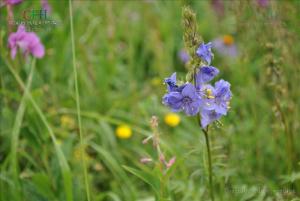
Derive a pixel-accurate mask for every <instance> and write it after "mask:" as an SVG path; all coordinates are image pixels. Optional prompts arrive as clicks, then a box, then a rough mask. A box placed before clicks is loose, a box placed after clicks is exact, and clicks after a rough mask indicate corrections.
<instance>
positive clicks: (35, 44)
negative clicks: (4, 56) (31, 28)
mask: <svg viewBox="0 0 300 201" xmlns="http://www.w3.org/2000/svg"><path fill="white" fill-rule="evenodd" d="M8 47H9V48H10V49H11V51H10V54H11V58H12V59H14V58H15V57H16V54H17V50H18V48H20V50H21V52H22V53H23V55H24V56H25V57H26V56H28V54H29V53H31V54H32V55H33V56H34V57H36V58H42V57H43V56H44V54H45V48H44V46H43V44H42V43H41V42H40V39H39V37H38V36H37V35H36V34H35V33H34V32H26V30H25V26H24V25H20V26H19V27H18V31H17V32H15V33H11V34H10V35H9V37H8Z"/></svg>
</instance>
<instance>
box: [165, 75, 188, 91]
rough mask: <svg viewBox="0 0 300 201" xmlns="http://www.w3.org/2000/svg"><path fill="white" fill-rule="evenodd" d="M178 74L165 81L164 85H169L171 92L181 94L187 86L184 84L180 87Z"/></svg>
mask: <svg viewBox="0 0 300 201" xmlns="http://www.w3.org/2000/svg"><path fill="white" fill-rule="evenodd" d="M176 82H177V81H176V73H173V74H172V75H171V76H170V77H167V78H166V79H165V80H164V83H166V84H167V89H168V91H169V92H172V91H173V92H174V91H177V92H181V91H182V89H183V88H184V87H185V85H186V84H183V85H181V86H178V85H177V84H176Z"/></svg>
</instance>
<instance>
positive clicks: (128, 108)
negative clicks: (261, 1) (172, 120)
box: [0, 0, 300, 201]
mask: <svg viewBox="0 0 300 201" xmlns="http://www.w3.org/2000/svg"><path fill="white" fill-rule="evenodd" d="M49 3H50V5H51V6H52V13H51V14H50V16H51V18H52V19H53V20H56V21H57V22H58V25H57V26H55V27H50V28H49V29H39V30H37V34H38V35H39V36H40V38H41V41H42V43H43V44H44V45H45V48H46V55H45V57H44V58H43V59H37V60H36V65H35V68H34V71H33V72H32V76H33V77H32V82H31V86H30V85H29V82H28V81H29V80H30V79H29V77H30V75H31V71H30V65H29V64H30V59H29V60H25V59H22V57H21V55H19V56H17V58H16V60H11V59H10V54H9V49H8V47H7V37H8V34H9V33H8V28H7V22H6V19H7V9H6V7H5V6H4V7H0V201H8V200H12V201H18V200H24V201H47V200H51V201H65V200H74V201H85V200H87V198H86V185H85V183H84V174H83V171H82V164H83V163H82V162H83V161H82V158H81V157H80V154H79V153H80V152H79V150H80V147H81V145H83V146H84V149H83V150H85V153H84V157H85V159H86V166H87V181H88V184H89V187H90V195H91V200H93V201H110V200H113V201H120V200H122V201H123V200H125V201H153V200H155V198H156V197H157V195H156V194H157V191H159V190H160V186H159V182H158V181H159V179H160V176H161V175H159V174H158V172H155V171H152V170H153V164H147V165H145V164H141V163H140V162H139V160H140V158H141V157H143V156H145V155H146V156H148V155H149V156H152V157H154V156H156V153H155V152H154V151H153V150H152V147H151V144H150V145H149V144H147V145H144V144H142V143H141V142H142V140H143V139H144V138H145V137H147V136H150V135H151V129H150V127H149V120H150V118H151V116H152V115H156V116H158V118H159V123H160V124H159V125H160V132H161V133H162V135H161V136H162V137H161V146H162V150H165V152H164V154H165V155H166V156H167V157H168V158H169V157H170V156H173V155H175V156H176V163H175V165H174V166H173V167H172V168H171V169H170V171H168V172H167V177H168V189H167V190H168V193H169V197H170V199H171V200H182V201H198V200H209V189H208V186H207V182H208V181H207V167H206V164H207V163H206V161H207V156H206V149H205V139H204V137H203V134H202V133H201V130H199V128H198V125H197V122H196V121H195V120H194V119H193V118H189V117H185V116H180V117H181V123H180V124H179V126H177V127H175V128H173V127H169V126H168V125H167V124H165V123H164V116H165V115H166V114H167V113H168V112H170V111H168V109H167V108H165V107H164V106H163V105H162V104H161V97H162V95H163V94H164V92H165V86H164V85H163V84H162V82H163V79H164V78H165V77H167V76H169V75H170V74H171V72H174V71H176V72H177V75H178V78H179V79H180V80H182V81H185V77H184V75H185V72H186V69H185V65H184V64H183V63H182V62H181V61H180V59H179V58H178V52H179V51H180V50H181V49H182V48H184V45H183V44H184V40H183V35H184V34H183V31H182V30H183V29H182V17H181V15H182V7H183V6H186V5H188V6H190V7H191V8H192V9H193V10H194V11H195V12H196V14H197V15H196V18H195V19H193V20H194V21H195V22H196V23H197V27H198V28H197V31H198V32H199V33H201V35H202V37H203V38H202V39H203V40H204V41H205V42H208V41H212V40H213V39H215V38H218V37H222V36H223V35H225V34H230V35H232V36H233V38H234V42H235V44H236V45H237V46H238V50H239V56H238V57H237V58H236V59H233V58H229V57H224V56H222V55H220V54H218V53H217V52H215V51H214V55H215V58H214V65H215V66H216V67H218V68H219V69H220V72H221V73H222V75H220V76H221V77H222V78H224V79H225V80H228V81H230V83H231V84H232V91H233V95H234V96H233V99H232V106H231V107H232V109H231V110H230V111H229V114H228V115H227V116H226V117H225V118H223V119H221V121H222V124H223V126H221V127H220V128H217V126H213V127H212V128H211V130H210V133H209V135H210V136H209V137H210V139H211V145H212V146H211V150H212V163H213V167H212V169H213V173H214V174H213V179H214V183H215V188H216V192H215V196H216V198H215V200H216V201H219V200H224V201H226V200H232V201H235V200H236V201H238V200H255V201H263V200H267V201H268V200H294V201H296V200H299V192H300V186H299V185H300V180H299V169H300V165H299V164H300V163H299V162H300V159H299V156H300V149H299V148H300V143H299V142H300V141H299V140H298V139H299V133H300V132H299V129H300V126H299V119H300V117H299V114H300V105H299V102H300V100H299V97H300V90H299V85H300V78H299V72H300V70H299V67H300V60H299V54H300V44H299V42H298V41H299V36H300V27H299V18H300V4H299V1H275V0H270V5H269V6H267V7H265V8H262V7H259V6H258V5H257V4H256V1H242V0H240V1H238V0H236V1H224V9H225V10H224V15H217V14H216V13H215V11H214V10H213V8H212V5H211V1H198V0H195V1H193V0H192V1H148V0H147V1H101V0H99V1H73V17H74V18H73V22H74V36H75V38H74V41H75V44H74V45H75V53H76V67H77V71H78V74H77V75H78V76H77V78H78V80H77V81H78V92H79V95H80V96H79V98H80V109H81V114H80V117H81V121H82V134H83V135H82V136H83V139H82V142H81V143H82V144H81V143H80V137H79V125H78V123H77V115H78V105H76V93H75V77H74V75H73V72H74V69H73V68H72V46H71V44H72V42H71V35H70V33H71V32H70V18H69V8H68V2H67V1H61V2H57V1H49ZM39 7H40V2H39V1H32V2H30V1H26V0H24V2H23V3H21V4H19V5H16V6H14V7H13V13H14V17H15V19H19V18H21V17H22V12H23V11H24V9H28V8H39ZM190 28H193V27H190ZM13 29H14V30H15V29H16V27H15V26H14V27H13ZM191 33H192V32H191ZM202 39H199V40H202ZM270 45H271V47H272V50H270ZM192 51H194V50H193V49H192ZM276 73H279V76H280V77H278V75H276ZM276 76H277V77H276ZM278 78H279V79H278ZM26 89H28V91H29V93H25V92H26V91H27V90H26ZM22 113H23V114H22ZM22 116H23V117H22ZM121 124H127V125H129V126H130V128H131V129H132V133H133V135H132V137H131V138H129V139H119V138H117V137H116V135H115V129H116V128H117V127H118V126H119V125H121ZM291 136H292V138H291ZM14 160H16V161H15V162H14ZM154 169H155V168H154Z"/></svg>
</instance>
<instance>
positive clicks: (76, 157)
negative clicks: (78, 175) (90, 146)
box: [73, 146, 91, 162]
mask: <svg viewBox="0 0 300 201" xmlns="http://www.w3.org/2000/svg"><path fill="white" fill-rule="evenodd" d="M81 149H82V148H81V147H80V146H78V147H76V148H75V149H74V152H73V157H74V160H75V161H76V162H81V161H82V157H81ZM83 158H84V160H85V161H87V162H90V161H91V157H90V156H89V155H88V153H86V151H85V149H84V148H83Z"/></svg>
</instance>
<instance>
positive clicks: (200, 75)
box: [195, 66, 219, 89]
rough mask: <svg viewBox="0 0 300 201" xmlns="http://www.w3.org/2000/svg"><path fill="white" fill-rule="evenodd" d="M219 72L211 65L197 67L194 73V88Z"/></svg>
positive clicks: (199, 86)
mask: <svg viewBox="0 0 300 201" xmlns="http://www.w3.org/2000/svg"><path fill="white" fill-rule="evenodd" d="M218 74H219V70H218V69H217V68H215V67H213V66H203V67H201V68H200V69H199V71H198V72H197V74H196V77H195V79H196V88H197V89H199V88H201V86H202V85H203V84H205V83H207V82H209V81H211V80H212V79H214V77H216V76H217V75H218Z"/></svg>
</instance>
